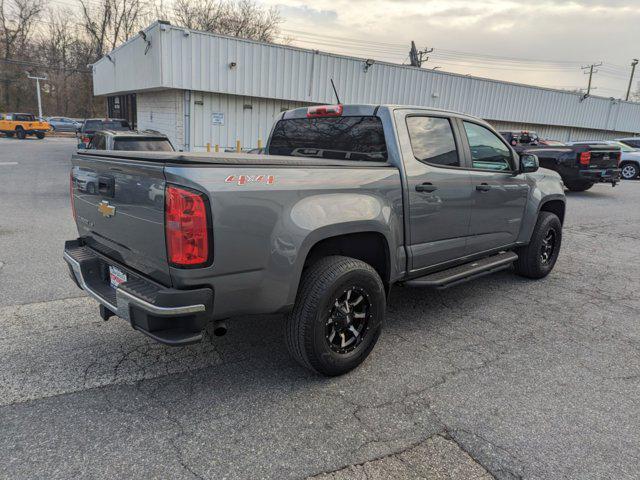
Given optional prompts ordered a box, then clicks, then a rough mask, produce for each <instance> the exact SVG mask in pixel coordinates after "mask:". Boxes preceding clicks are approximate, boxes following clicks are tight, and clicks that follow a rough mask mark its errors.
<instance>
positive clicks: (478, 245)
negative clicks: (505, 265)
mask: <svg viewBox="0 0 640 480" xmlns="http://www.w3.org/2000/svg"><path fill="white" fill-rule="evenodd" d="M461 123H462V128H461V129H460V130H461V131H462V132H464V134H465V135H464V143H465V144H466V148H467V153H468V155H469V161H470V167H471V168H470V170H469V174H470V175H471V184H472V188H473V210H472V213H471V222H470V223H469V238H468V241H467V250H466V254H467V255H472V254H476V253H481V252H484V251H488V250H493V249H498V248H500V247H505V246H507V245H511V244H512V243H514V242H515V241H516V238H517V237H518V233H519V231H520V225H521V221H522V215H523V212H524V207H525V204H526V201H527V195H528V192H529V184H528V183H527V182H526V178H525V176H524V175H522V174H516V172H515V171H514V169H515V168H516V164H515V161H514V158H513V154H512V152H511V150H510V149H509V147H508V146H507V145H506V143H505V142H504V140H503V139H502V138H501V137H500V136H499V135H497V134H496V133H494V132H493V131H491V130H490V129H489V128H487V127H486V126H483V125H480V124H479V123H474V122H470V121H466V120H465V121H462V122H461Z"/></svg>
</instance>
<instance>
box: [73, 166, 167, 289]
mask: <svg viewBox="0 0 640 480" xmlns="http://www.w3.org/2000/svg"><path fill="white" fill-rule="evenodd" d="M72 164H73V168H72V170H71V190H72V193H73V205H74V208H75V214H76V223H77V226H78V232H79V234H80V237H81V238H82V240H83V241H84V242H85V244H86V245H88V246H89V247H91V248H93V249H95V250H97V251H99V252H100V253H102V254H104V255H106V256H107V257H109V258H112V259H113V260H114V261H115V262H118V263H121V264H124V265H125V266H127V267H129V268H132V269H134V270H137V271H139V272H142V273H144V274H146V275H148V276H149V277H151V278H153V279H154V280H156V281H158V282H160V283H162V284H165V285H170V284H171V279H170V275H169V266H168V263H167V254H166V246H165V230H164V187H165V179H164V162H153V161H138V160H126V159H116V158H109V157H101V156H98V155H94V154H92V155H81V154H79V155H74V156H73V158H72Z"/></svg>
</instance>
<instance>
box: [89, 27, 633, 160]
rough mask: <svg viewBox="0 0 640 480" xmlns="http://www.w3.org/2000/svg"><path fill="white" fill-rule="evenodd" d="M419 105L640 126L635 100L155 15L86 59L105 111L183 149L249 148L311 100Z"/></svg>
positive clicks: (493, 117)
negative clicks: (284, 41)
mask: <svg viewBox="0 0 640 480" xmlns="http://www.w3.org/2000/svg"><path fill="white" fill-rule="evenodd" d="M330 79H333V80H334V82H335V85H336V88H337V90H338V93H339V95H340V100H341V101H342V102H343V103H373V104H380V103H393V104H410V105H421V106H429V107H436V108H443V109H448V110H455V111H459V112H464V113H469V114H471V115H475V116H478V117H482V118H484V119H486V120H488V121H490V122H492V123H493V124H494V125H495V126H496V127H497V128H499V129H527V130H535V131H537V132H538V133H539V134H540V135H542V136H543V137H546V138H552V139H557V140H579V139H605V138H614V137H620V136H631V135H634V134H636V133H637V132H640V103H634V102H625V101H622V100H619V99H613V98H604V97H597V96H591V97H589V98H586V99H583V98H582V97H581V95H579V94H575V93H570V92H565V91H561V90H553V89H548V88H541V87H534V86H527V85H522V84H515V83H509V82H501V81H497V80H490V79H485V78H478V77H471V76H464V75H458V74H453V73H447V72H443V71H439V70H438V71H434V70H425V69H420V68H415V67H410V66H405V65H396V64H391V63H385V62H378V61H375V62H373V61H367V60H366V59H362V58H355V57H347V56H342V55H335V54H330V53H323V52H319V51H317V50H305V49H301V48H295V47H289V46H283V45H274V44H267V43H260V42H255V41H251V40H245V39H239V38H234V37H226V36H222V35H214V34H210V33H205V32H198V31H193V30H188V29H184V28H179V27H175V26H172V25H169V24H166V23H162V22H156V23H154V24H152V25H151V26H149V27H148V28H147V29H145V30H144V36H143V35H137V36H136V37H134V38H132V39H131V40H129V41H128V42H126V43H124V44H123V45H121V46H119V47H118V48H116V49H115V50H113V51H112V52H111V53H109V54H108V55H106V56H105V57H103V58H102V59H100V60H99V61H98V62H97V63H95V64H94V65H93V80H94V93H95V95H105V96H108V97H109V102H108V104H109V115H110V116H127V117H129V118H130V119H132V120H134V121H135V123H136V124H137V128H138V129H153V130H158V131H160V132H163V133H165V134H167V135H168V136H169V137H170V138H171V140H172V141H173V143H174V145H176V146H177V147H178V148H181V149H184V150H196V151H197V150H204V149H206V147H207V144H209V145H211V146H212V147H213V146H214V145H220V147H221V148H234V147H235V146H236V141H240V142H241V145H242V147H243V148H254V147H256V146H258V144H259V142H264V140H265V139H266V138H267V136H268V135H269V131H270V129H271V125H272V122H273V119H274V117H275V116H276V115H277V114H278V113H279V112H281V111H283V110H288V109H290V108H295V107H299V106H303V105H308V104H314V103H315V104H318V103H320V104H323V103H335V101H336V99H335V95H334V93H333V90H332V87H331V83H330Z"/></svg>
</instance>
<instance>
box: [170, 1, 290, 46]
mask: <svg viewBox="0 0 640 480" xmlns="http://www.w3.org/2000/svg"><path fill="white" fill-rule="evenodd" d="M173 14H174V15H173V16H174V18H173V20H174V21H175V22H176V23H177V24H179V25H181V26H184V27H186V28H192V29H194V30H204V31H207V32H213V33H220V34H223V35H230V36H234V37H242V38H249V39H252V40H259V41H263V42H271V41H273V39H274V37H275V36H276V35H277V34H278V33H279V32H280V28H279V26H280V24H281V23H282V19H281V17H280V13H279V12H278V10H277V9H276V8H273V7H272V8H268V9H267V8H264V7H262V6H260V5H258V4H256V3H255V2H254V1H253V0H239V1H236V2H234V1H231V0H176V2H175V4H174V10H173Z"/></svg>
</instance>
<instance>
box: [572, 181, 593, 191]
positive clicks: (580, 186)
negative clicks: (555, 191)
mask: <svg viewBox="0 0 640 480" xmlns="http://www.w3.org/2000/svg"><path fill="white" fill-rule="evenodd" d="M593 185H594V184H593V183H568V184H567V188H568V189H569V190H571V191H572V192H586V191H587V190H589V189H590V188H591V187H593Z"/></svg>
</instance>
